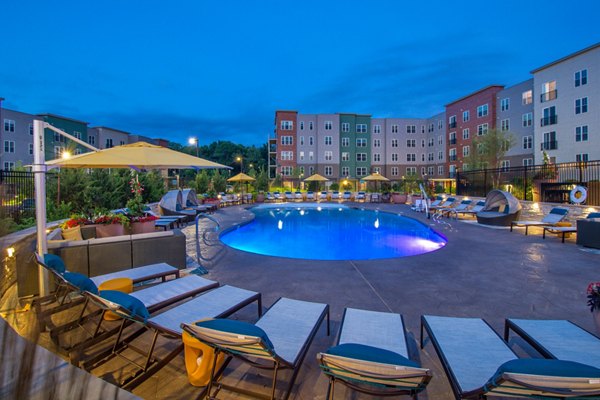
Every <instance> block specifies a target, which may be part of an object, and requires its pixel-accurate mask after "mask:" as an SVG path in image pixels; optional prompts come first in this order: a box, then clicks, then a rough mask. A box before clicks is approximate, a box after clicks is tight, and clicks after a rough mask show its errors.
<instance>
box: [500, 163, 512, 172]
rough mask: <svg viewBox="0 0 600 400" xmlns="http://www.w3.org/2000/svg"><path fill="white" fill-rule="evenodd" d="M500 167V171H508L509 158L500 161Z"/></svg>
mask: <svg viewBox="0 0 600 400" xmlns="http://www.w3.org/2000/svg"><path fill="white" fill-rule="evenodd" d="M500 168H502V171H508V169H509V168H510V160H502V161H500Z"/></svg>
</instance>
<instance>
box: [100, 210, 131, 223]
mask: <svg viewBox="0 0 600 400" xmlns="http://www.w3.org/2000/svg"><path fill="white" fill-rule="evenodd" d="M94 223H95V224H98V225H111V224H121V225H123V226H128V225H129V218H127V217H126V216H125V215H123V214H112V213H110V214H103V215H98V216H97V217H96V218H94Z"/></svg>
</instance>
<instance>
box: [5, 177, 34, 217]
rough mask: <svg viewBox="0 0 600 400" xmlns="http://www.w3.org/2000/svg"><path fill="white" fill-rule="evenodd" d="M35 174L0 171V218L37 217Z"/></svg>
mask: <svg viewBox="0 0 600 400" xmlns="http://www.w3.org/2000/svg"><path fill="white" fill-rule="evenodd" d="M34 196H35V189H34V183H33V173H32V172H26V171H3V170H0V218H6V217H10V218H12V219H14V220H15V222H20V221H21V220H22V219H23V218H26V217H35V197H34Z"/></svg>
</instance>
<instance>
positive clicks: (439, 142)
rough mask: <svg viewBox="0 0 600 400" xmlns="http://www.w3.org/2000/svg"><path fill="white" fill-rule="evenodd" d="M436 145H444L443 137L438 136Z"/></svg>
mask: <svg viewBox="0 0 600 400" xmlns="http://www.w3.org/2000/svg"><path fill="white" fill-rule="evenodd" d="M438 144H444V135H440V136H438Z"/></svg>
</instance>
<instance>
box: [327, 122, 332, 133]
mask: <svg viewBox="0 0 600 400" xmlns="http://www.w3.org/2000/svg"><path fill="white" fill-rule="evenodd" d="M332 126H333V124H332V122H331V121H325V130H326V131H330V130H331V127H332Z"/></svg>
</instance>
